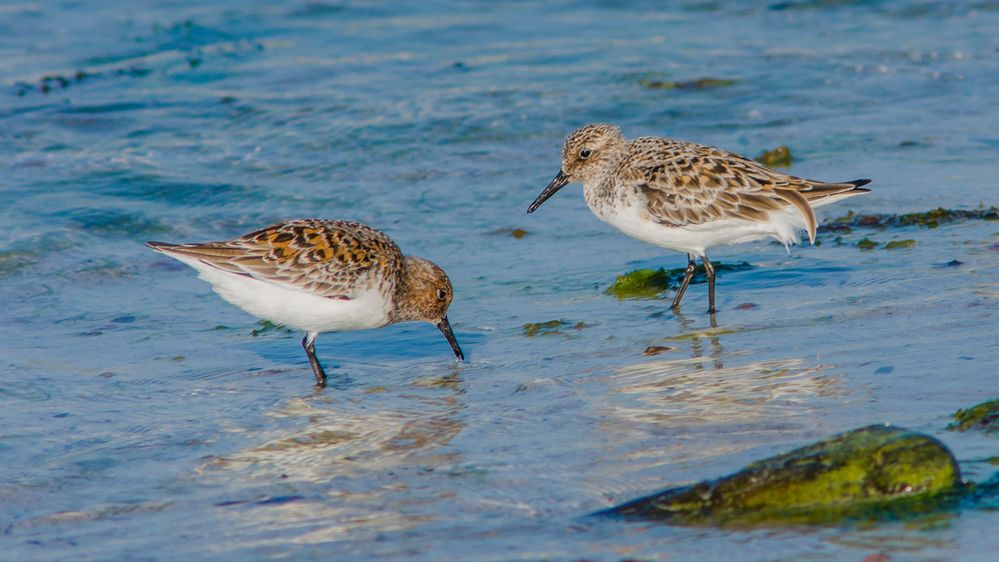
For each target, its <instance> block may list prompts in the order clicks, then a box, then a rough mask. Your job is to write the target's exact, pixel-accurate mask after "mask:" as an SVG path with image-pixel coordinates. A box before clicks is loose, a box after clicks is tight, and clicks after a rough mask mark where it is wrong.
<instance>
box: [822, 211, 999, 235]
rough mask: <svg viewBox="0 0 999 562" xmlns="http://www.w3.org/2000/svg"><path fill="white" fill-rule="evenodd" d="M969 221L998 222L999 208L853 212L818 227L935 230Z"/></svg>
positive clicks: (827, 228) (843, 229) (825, 228)
mask: <svg viewBox="0 0 999 562" xmlns="http://www.w3.org/2000/svg"><path fill="white" fill-rule="evenodd" d="M971 220H986V221H994V220H999V208H997V207H995V206H991V207H989V208H987V209H985V208H982V209H974V210H970V211H969V210H964V209H944V208H943V207H939V208H936V209H933V210H932V211H926V212H924V213H905V214H900V215H897V214H885V213H880V214H859V213H855V212H853V211H850V212H848V213H847V214H845V215H843V216H841V217H838V218H835V219H833V220H832V221H830V222H828V223H826V224H823V225H822V226H820V227H819V231H820V232H837V231H845V232H849V231H850V230H852V229H853V228H881V229H884V228H901V227H904V226H921V227H924V228H936V227H938V226H940V225H942V224H948V223H952V222H962V221H971Z"/></svg>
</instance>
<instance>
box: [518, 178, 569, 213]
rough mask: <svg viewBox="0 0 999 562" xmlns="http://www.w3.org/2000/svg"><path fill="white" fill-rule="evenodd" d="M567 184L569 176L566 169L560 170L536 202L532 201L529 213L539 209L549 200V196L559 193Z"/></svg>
mask: <svg viewBox="0 0 999 562" xmlns="http://www.w3.org/2000/svg"><path fill="white" fill-rule="evenodd" d="M567 185H569V176H567V175H565V172H564V171H562V170H559V171H558V175H557V176H555V179H553V180H552V181H550V182H549V183H548V187H546V188H545V190H544V191H542V192H541V195H538V198H537V199H535V200H534V203H531V206H530V207H528V208H527V214H531V213H533V212H534V211H537V210H538V207H540V206H541V204H542V203H544V202H545V201H547V200H548V198H549V197H551V196H552V195H555V194H556V193H558V190H560V189H562V188H563V187H565V186H567Z"/></svg>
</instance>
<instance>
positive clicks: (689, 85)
mask: <svg viewBox="0 0 999 562" xmlns="http://www.w3.org/2000/svg"><path fill="white" fill-rule="evenodd" d="M640 83H641V85H642V86H644V87H646V88H648V89H650V90H710V89H713V88H726V87H728V86H734V85H736V84H738V83H739V81H738V80H729V79H726V78H698V79H697V80H687V81H684V82H674V81H672V80H648V79H646V80H641V81H640Z"/></svg>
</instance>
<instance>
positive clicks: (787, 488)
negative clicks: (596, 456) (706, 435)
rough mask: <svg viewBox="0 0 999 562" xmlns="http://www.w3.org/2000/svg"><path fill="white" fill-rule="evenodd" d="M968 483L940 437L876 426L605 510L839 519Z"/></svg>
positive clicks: (698, 517)
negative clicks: (935, 437) (939, 439)
mask: <svg viewBox="0 0 999 562" xmlns="http://www.w3.org/2000/svg"><path fill="white" fill-rule="evenodd" d="M961 489H962V484H961V475H960V470H959V469H958V466H957V463H956V462H955V460H954V457H953V455H952V454H951V452H950V451H949V450H948V449H947V448H946V447H945V446H944V445H943V444H941V443H940V442H939V441H937V440H936V439H934V438H932V437H929V436H926V435H922V434H919V433H914V432H911V431H908V430H905V429H901V428H893V427H888V426H884V425H872V426H869V427H864V428H861V429H857V430H854V431H849V432H847V433H842V434H840V435H837V436H835V437H832V438H830V439H827V440H824V441H820V442H818V443H815V444H813V445H809V446H807V447H802V448H800V449H796V450H794V451H791V452H789V453H785V454H782V455H777V456H775V457H771V458H768V459H765V460H762V461H758V462H755V463H752V464H750V465H749V466H747V467H746V468H744V469H743V470H741V471H739V472H737V473H735V474H732V475H729V476H726V477H724V478H720V479H718V480H713V481H704V482H700V483H698V484H694V485H692V486H683V487H679V488H671V489H668V490H665V491H663V492H660V493H658V494H655V495H651V496H648V497H644V498H641V499H638V500H635V501H631V502H628V503H626V504H623V505H621V506H618V507H614V508H612V509H609V510H607V511H603V512H600V514H601V515H618V516H625V517H636V518H641V519H653V520H659V521H663V522H666V523H671V524H678V525H730V524H731V525H754V524H764V525H765V524H787V523H809V524H813V523H836V522H841V521H843V520H848V519H856V518H861V519H867V518H878V517H879V516H891V517H896V516H900V515H904V514H905V513H910V512H913V511H917V512H925V511H932V510H935V509H937V508H938V507H939V502H940V501H944V498H946V501H951V500H953V498H954V495H955V494H957V493H958V492H960V491H961Z"/></svg>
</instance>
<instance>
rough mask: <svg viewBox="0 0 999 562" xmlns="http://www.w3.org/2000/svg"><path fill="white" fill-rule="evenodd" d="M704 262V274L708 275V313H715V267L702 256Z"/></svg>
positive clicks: (706, 257)
mask: <svg viewBox="0 0 999 562" xmlns="http://www.w3.org/2000/svg"><path fill="white" fill-rule="evenodd" d="M701 261H702V262H704V272H705V273H706V274H707V275H708V312H710V313H712V314H714V312H715V266H713V265H711V262H710V261H708V256H701Z"/></svg>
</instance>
